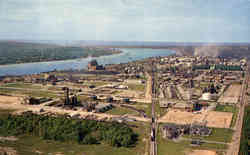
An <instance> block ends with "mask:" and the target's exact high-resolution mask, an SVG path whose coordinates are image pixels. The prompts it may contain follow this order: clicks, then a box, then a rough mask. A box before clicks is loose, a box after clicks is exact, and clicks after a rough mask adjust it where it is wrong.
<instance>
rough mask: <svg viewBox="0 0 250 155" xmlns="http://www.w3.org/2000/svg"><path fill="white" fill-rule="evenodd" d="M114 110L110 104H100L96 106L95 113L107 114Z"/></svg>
mask: <svg viewBox="0 0 250 155" xmlns="http://www.w3.org/2000/svg"><path fill="white" fill-rule="evenodd" d="M112 108H113V106H112V104H110V103H100V104H97V105H96V106H95V112H105V111H108V110H109V109H112Z"/></svg>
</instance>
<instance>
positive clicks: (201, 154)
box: [187, 150, 216, 155]
mask: <svg viewBox="0 0 250 155" xmlns="http://www.w3.org/2000/svg"><path fill="white" fill-rule="evenodd" d="M187 155H216V152H215V151H209V150H193V151H192V152H190V153H188V154H187Z"/></svg>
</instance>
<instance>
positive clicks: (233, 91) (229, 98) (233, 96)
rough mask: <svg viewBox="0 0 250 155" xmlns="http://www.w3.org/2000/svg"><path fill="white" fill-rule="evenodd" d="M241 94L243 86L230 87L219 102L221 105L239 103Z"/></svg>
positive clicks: (234, 85)
mask: <svg viewBox="0 0 250 155" xmlns="http://www.w3.org/2000/svg"><path fill="white" fill-rule="evenodd" d="M240 94H241V85H239V84H232V85H230V86H229V88H228V89H227V91H226V92H225V93H224V94H223V95H221V97H220V98H219V100H218V102H221V103H237V102H238V99H239V96H240Z"/></svg>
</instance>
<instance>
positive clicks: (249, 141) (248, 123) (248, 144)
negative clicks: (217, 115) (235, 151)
mask: <svg viewBox="0 0 250 155" xmlns="http://www.w3.org/2000/svg"><path fill="white" fill-rule="evenodd" d="M249 118H250V106H249V105H248V106H246V107H245V111H244V118H243V127H242V132H241V139H240V152H239V155H247V154H250V150H249V148H250V138H249V133H250V119H249Z"/></svg>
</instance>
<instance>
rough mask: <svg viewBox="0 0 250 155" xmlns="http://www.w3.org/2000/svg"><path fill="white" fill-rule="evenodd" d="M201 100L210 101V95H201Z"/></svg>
mask: <svg viewBox="0 0 250 155" xmlns="http://www.w3.org/2000/svg"><path fill="white" fill-rule="evenodd" d="M201 99H202V100H206V101H208V100H211V99H212V94H211V93H204V94H202V97H201Z"/></svg>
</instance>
